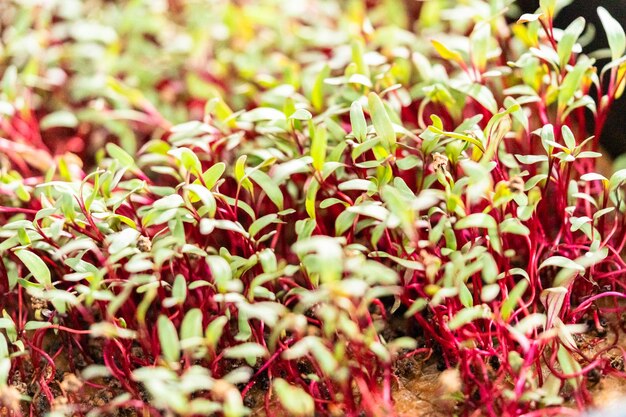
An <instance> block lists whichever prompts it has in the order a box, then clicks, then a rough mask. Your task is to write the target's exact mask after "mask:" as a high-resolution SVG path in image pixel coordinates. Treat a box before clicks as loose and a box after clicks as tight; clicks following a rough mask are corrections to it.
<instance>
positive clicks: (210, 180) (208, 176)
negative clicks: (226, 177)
mask: <svg viewBox="0 0 626 417" xmlns="http://www.w3.org/2000/svg"><path fill="white" fill-rule="evenodd" d="M225 169H226V164H225V163H223V162H218V163H217V164H215V165H213V166H212V167H211V168H209V169H207V170H206V171H204V173H203V174H202V180H203V181H204V185H205V187H206V188H208V189H209V190H210V189H211V188H213V186H214V185H215V184H216V183H217V181H218V180H219V179H220V178H221V176H222V174H223V173H224V170H225ZM196 183H197V184H200V179H197V180H196V181H194V184H196Z"/></svg>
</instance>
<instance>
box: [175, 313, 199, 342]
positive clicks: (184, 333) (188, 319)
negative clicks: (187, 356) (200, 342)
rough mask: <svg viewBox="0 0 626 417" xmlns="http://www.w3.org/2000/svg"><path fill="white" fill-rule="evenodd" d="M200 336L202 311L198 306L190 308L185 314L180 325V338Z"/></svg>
mask: <svg viewBox="0 0 626 417" xmlns="http://www.w3.org/2000/svg"><path fill="white" fill-rule="evenodd" d="M198 337H202V311H201V310H200V309H199V308H192V309H191V310H189V311H188V312H187V314H185V318H184V319H183V322H182V323H181V325H180V338H181V340H185V339H193V338H198Z"/></svg>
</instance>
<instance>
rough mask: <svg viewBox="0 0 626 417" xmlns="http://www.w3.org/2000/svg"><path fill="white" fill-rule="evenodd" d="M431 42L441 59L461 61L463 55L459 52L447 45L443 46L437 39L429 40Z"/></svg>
mask: <svg viewBox="0 0 626 417" xmlns="http://www.w3.org/2000/svg"><path fill="white" fill-rule="evenodd" d="M431 43H432V44H433V47H434V48H435V51H437V53H438V54H439V55H440V56H441V57H442V58H443V59H445V60H447V61H455V62H458V63H461V62H463V57H462V56H461V54H460V53H458V52H456V51H452V50H451V49H449V48H448V47H447V46H445V45H444V44H443V43H441V42H439V41H438V40H435V39H433V40H432V41H431Z"/></svg>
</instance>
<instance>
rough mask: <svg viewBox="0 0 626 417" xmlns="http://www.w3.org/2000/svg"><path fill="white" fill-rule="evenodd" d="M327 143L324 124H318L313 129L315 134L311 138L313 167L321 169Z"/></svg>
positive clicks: (324, 159)
mask: <svg viewBox="0 0 626 417" xmlns="http://www.w3.org/2000/svg"><path fill="white" fill-rule="evenodd" d="M327 144H328V132H327V131H326V127H325V126H324V125H319V126H318V127H317V128H316V129H315V134H314V135H313V138H312V139H311V157H312V158H313V168H315V169H316V170H317V171H321V170H322V168H323V167H324V162H325V161H326V146H327Z"/></svg>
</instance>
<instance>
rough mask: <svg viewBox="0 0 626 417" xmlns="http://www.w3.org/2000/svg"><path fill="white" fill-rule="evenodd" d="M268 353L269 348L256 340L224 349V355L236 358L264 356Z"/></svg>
mask: <svg viewBox="0 0 626 417" xmlns="http://www.w3.org/2000/svg"><path fill="white" fill-rule="evenodd" d="M267 354H268V352H267V349H266V348H265V347H263V346H262V345H260V344H258V343H255V342H248V343H242V344H240V345H236V346H232V347H229V348H227V349H224V357H226V358H234V359H248V358H263V357H265V356H267Z"/></svg>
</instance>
